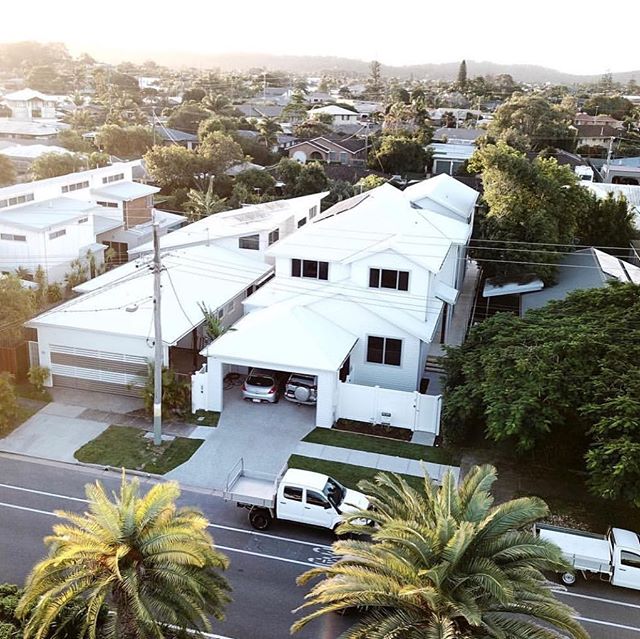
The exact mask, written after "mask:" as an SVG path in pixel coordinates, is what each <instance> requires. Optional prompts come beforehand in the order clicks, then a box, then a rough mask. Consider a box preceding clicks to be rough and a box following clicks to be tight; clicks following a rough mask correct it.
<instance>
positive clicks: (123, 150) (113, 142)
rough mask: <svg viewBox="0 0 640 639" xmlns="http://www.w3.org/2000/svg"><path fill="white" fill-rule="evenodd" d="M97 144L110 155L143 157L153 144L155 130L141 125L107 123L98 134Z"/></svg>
mask: <svg viewBox="0 0 640 639" xmlns="http://www.w3.org/2000/svg"><path fill="white" fill-rule="evenodd" d="M96 145H97V146H98V147H100V148H101V149H102V150H103V151H104V152H105V153H108V154H109V155H115V156H116V157H118V158H121V159H123V160H132V159H135V158H140V157H142V156H143V155H144V154H145V153H146V152H147V151H148V150H149V149H150V148H151V147H152V146H153V131H152V130H151V129H149V128H148V127H144V126H140V125H135V126H118V125H116V124H105V125H104V126H103V127H101V128H100V129H99V130H98V132H97V134H96Z"/></svg>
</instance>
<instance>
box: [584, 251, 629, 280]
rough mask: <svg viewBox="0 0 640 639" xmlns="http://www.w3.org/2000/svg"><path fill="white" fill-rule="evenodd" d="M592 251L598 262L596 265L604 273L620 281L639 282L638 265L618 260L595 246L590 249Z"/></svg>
mask: <svg viewBox="0 0 640 639" xmlns="http://www.w3.org/2000/svg"><path fill="white" fill-rule="evenodd" d="M592 251H593V254H594V256H595V258H596V260H597V262H598V266H599V267H600V269H601V270H602V272H603V273H604V274H605V275H609V276H610V277H615V278H616V279H617V280H619V281H620V282H632V283H633V284H640V267H637V266H635V265H634V264H630V263H629V262H625V261H624V260H620V259H618V258H617V257H614V256H613V255H609V253H605V252H604V251H600V250H598V249H596V248H594V249H592Z"/></svg>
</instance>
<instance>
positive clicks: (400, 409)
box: [336, 382, 442, 435]
mask: <svg viewBox="0 0 640 639" xmlns="http://www.w3.org/2000/svg"><path fill="white" fill-rule="evenodd" d="M441 407H442V396H441V395H422V394H421V393H418V392H416V391H414V392H411V391H398V390H391V389H389V388H381V387H380V386H361V385H359V384H350V383H348V382H340V383H339V384H338V408H337V415H336V417H342V418H344V419H355V420H358V421H361V422H370V423H372V424H387V425H391V426H397V427H399V428H409V429H411V430H413V431H422V432H427V433H433V434H434V435H438V434H439V433H440V412H441Z"/></svg>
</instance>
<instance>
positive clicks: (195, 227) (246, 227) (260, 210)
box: [129, 191, 329, 255]
mask: <svg viewBox="0 0 640 639" xmlns="http://www.w3.org/2000/svg"><path fill="white" fill-rule="evenodd" d="M328 194H329V192H328V191H325V192H323V193H315V194H313V195H305V196H303V197H296V198H291V199H289V200H275V201H273V202H264V203H263V204H256V205H253V206H245V207H243V208H240V209H234V210H232V211H224V212H222V213H216V214H215V215H209V216H207V217H204V218H202V219H201V220H198V221H197V222H193V223H192V224H188V225H187V226H183V227H182V228H180V229H178V230H176V231H174V232H173V233H170V234H169V235H164V236H163V237H161V238H160V246H161V247H162V248H168V247H179V246H189V245H195V244H205V243H206V242H208V241H210V240H214V239H216V238H223V237H236V236H240V235H247V234H251V233H259V232H260V231H265V230H272V229H275V228H277V227H278V226H279V225H280V224H282V223H283V222H284V221H286V220H287V219H288V218H289V217H290V216H291V215H292V214H293V213H294V212H296V211H300V210H301V209H304V207H306V206H308V207H309V208H310V207H311V206H313V205H314V204H316V203H317V202H318V200H319V199H322V198H323V197H326V196H327V195H328ZM151 250H153V246H152V245H151V243H146V244H142V245H140V246H138V247H136V248H134V249H132V250H130V251H129V253H130V254H132V255H133V254H136V253H145V252H149V251H151Z"/></svg>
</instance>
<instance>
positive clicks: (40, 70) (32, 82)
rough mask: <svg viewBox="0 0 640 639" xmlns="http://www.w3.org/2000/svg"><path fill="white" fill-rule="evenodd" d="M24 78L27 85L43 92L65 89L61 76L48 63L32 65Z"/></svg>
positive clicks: (57, 91)
mask: <svg viewBox="0 0 640 639" xmlns="http://www.w3.org/2000/svg"><path fill="white" fill-rule="evenodd" d="M26 79H27V86H29V87H30V88H32V89H35V90H36V91H42V92H43V93H60V92H62V91H64V89H65V86H64V82H63V80H62V78H61V77H60V75H59V74H58V72H57V71H56V70H55V69H54V68H53V67H52V66H50V65H43V66H36V67H32V68H31V70H30V71H29V73H28V74H27V78H26Z"/></svg>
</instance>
